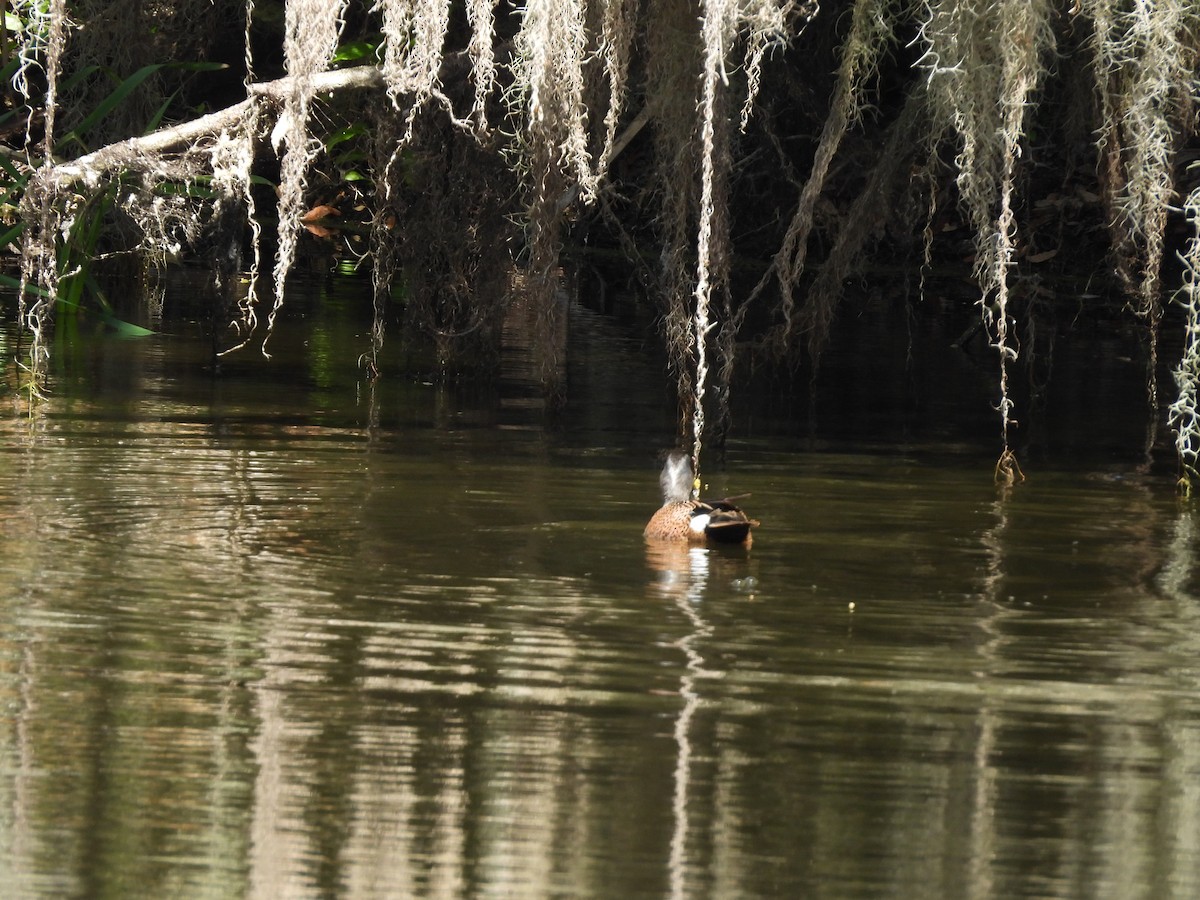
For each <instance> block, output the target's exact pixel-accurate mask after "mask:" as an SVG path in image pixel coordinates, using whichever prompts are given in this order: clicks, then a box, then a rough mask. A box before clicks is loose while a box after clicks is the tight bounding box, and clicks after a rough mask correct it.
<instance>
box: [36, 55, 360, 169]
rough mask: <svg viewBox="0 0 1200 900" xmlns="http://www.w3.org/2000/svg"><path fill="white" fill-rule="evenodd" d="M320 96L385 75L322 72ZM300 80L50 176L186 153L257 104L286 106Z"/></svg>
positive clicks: (261, 90)
mask: <svg viewBox="0 0 1200 900" xmlns="http://www.w3.org/2000/svg"><path fill="white" fill-rule="evenodd" d="M309 81H310V83H311V86H312V89H313V90H314V91H315V92H317V93H325V92H329V91H345V90H363V89H368V88H379V87H382V86H383V74H382V73H381V72H380V70H379V69H378V68H376V67H374V66H356V67H355V68H352V69H334V70H333V71H330V72H321V73H320V74H317V75H314V76H312V77H311V78H310V79H309ZM296 83H297V79H296V78H295V77H293V76H288V77H285V78H280V79H277V80H276V81H268V82H264V83H262V84H252V85H250V87H249V92H250V95H251V96H250V97H249V98H247V99H246V100H243V101H242V102H241V103H236V104H234V105H233V106H229V107H226V108H225V109H222V110H220V111H218V112H215V113H209V114H208V115H206V116H201V117H200V118H198V119H193V120H192V121H190V122H181V123H180V124H178V125H172V126H171V127H169V128H163V129H160V130H159V131H155V132H153V133H152V134H147V135H143V136H142V137H135V138H128V139H126V140H123V141H118V142H117V143H115V144H109V145H107V146H105V147H101V148H100V149H99V150H95V151H93V152H91V153H86V154H84V155H83V156H80V157H79V158H78V159H74V160H71V161H70V162H65V163H59V164H58V165H56V166H54V167H53V168H52V169H51V170H50V176H51V177H52V178H56V179H58V180H60V181H66V182H71V181H79V180H82V179H85V178H95V177H96V176H98V175H104V174H107V173H108V172H110V171H111V170H113V169H120V168H125V167H127V166H128V165H129V160H130V159H131V158H136V157H138V156H147V155H155V154H163V153H171V152H174V151H178V150H184V149H186V148H188V147H190V146H192V145H193V144H195V143H196V142H197V141H199V140H201V139H203V138H206V137H213V136H215V135H217V134H220V133H221V132H222V131H226V130H228V129H229V128H233V127H235V126H236V125H237V123H238V122H239V121H241V119H242V117H243V116H244V115H245V114H246V112H247V111H248V110H249V109H250V108H251V106H252V105H253V104H254V103H257V102H260V100H261V99H263V98H265V99H266V100H268V101H272V102H274V103H276V104H278V103H282V102H283V101H284V100H286V99H287V97H288V95H289V94H291V92H292V91H293V90H295V87H296Z"/></svg>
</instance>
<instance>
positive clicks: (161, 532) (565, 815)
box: [0, 335, 1200, 898]
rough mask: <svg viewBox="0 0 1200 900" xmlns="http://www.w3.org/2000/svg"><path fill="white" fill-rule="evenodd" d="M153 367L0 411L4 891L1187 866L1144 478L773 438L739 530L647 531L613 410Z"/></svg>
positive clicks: (1177, 532) (1187, 725)
mask: <svg viewBox="0 0 1200 900" xmlns="http://www.w3.org/2000/svg"><path fill="white" fill-rule="evenodd" d="M609 337H610V338H611V339H612V340H613V341H614V346H615V347H616V348H617V350H616V351H614V352H621V351H620V347H621V345H620V342H619V340H618V336H614V335H610V336H609ZM278 349H279V358H282V359H283V360H284V362H285V364H286V360H287V357H288V350H287V347H286V344H280V345H279V348H278ZM123 352H125V351H123ZM353 356H354V354H352V353H348V352H346V353H343V352H341V351H340V350H335V351H334V352H329V353H326V351H325V350H323V351H322V359H326V360H327V359H339V358H345V359H353ZM171 358H173V359H174V358H176V357H171ZM172 365H173V363H170V362H168V357H167V356H166V355H164V354H161V353H159V354H158V355H157V356H156V355H155V353H154V352H151V351H147V356H145V357H142V358H140V359H139V360H138V361H137V362H136V365H135V366H130V367H129V368H136V369H137V370H138V372H139V373H140V374H139V376H138V378H132V377H131V376H129V375H128V373H126V374H125V375H121V372H122V371H123V370H121V369H120V367H119V366H118V365H117V362H116V358H115V356H114V359H113V360H109V361H101V362H99V363H94V364H89V367H90V368H91V369H92V370H94V371H96V372H98V373H101V376H100V377H99V379H98V381H97V382H94V383H93V382H89V383H90V384H92V385H93V387H92V388H89V389H88V391H83V390H82V389H81V390H80V391H79V392H70V391H66V390H64V391H63V395H62V396H60V397H57V398H52V400H51V406H50V409H49V411H48V414H47V415H46V417H45V418H44V419H43V420H42V422H41V424H40V428H39V429H38V430H36V431H33V432H31V431H29V429H28V426H27V423H26V422H25V421H24V420H5V421H4V422H3V423H0V458H2V459H3V465H0V697H2V698H3V709H4V715H3V717H2V719H0V875H2V876H3V878H4V883H5V884H6V885H7V886H11V890H12V891H13V893H14V895H19V896H62V895H76V896H94V895H95V896H103V895H119V896H127V895H143V896H146V895H149V896H255V897H289V898H290V897H307V896H319V895H338V896H353V897H464V896H470V897H474V896H522V897H549V896H562V895H576V896H626V895H628V896H639V897H640V896H671V897H729V896H741V897H760V896H761V897H768V896H804V897H818V898H819V897H839V898H842V897H878V896H883V895H891V896H944V897H964V896H971V897H997V898H999V897H1005V898H1008V897H1083V896H1086V897H1104V896H1112V897H1118V896H1119V897H1156V898H1157V897H1190V896H1193V895H1194V894H1195V893H1196V890H1197V888H1198V887H1200V864H1198V863H1197V860H1198V859H1200V852H1198V851H1200V847H1198V846H1197V844H1198V843H1200V803H1198V802H1197V801H1198V800H1200V797H1197V792H1198V791H1200V788H1198V787H1197V786H1196V785H1197V784H1198V783H1200V780H1198V778H1197V775H1198V773H1200V683H1198V676H1197V663H1196V660H1197V659H1200V637H1197V635H1200V613H1198V609H1197V595H1196V589H1195V585H1196V554H1197V536H1196V531H1197V529H1196V525H1195V522H1194V519H1193V514H1192V511H1191V509H1190V508H1189V507H1188V506H1186V505H1180V504H1179V503H1178V502H1177V501H1176V500H1175V498H1174V497H1173V496H1172V493H1171V487H1170V485H1169V484H1167V485H1163V486H1161V487H1160V486H1156V485H1155V484H1154V483H1153V482H1143V481H1139V480H1137V479H1136V478H1135V477H1132V475H1131V476H1130V477H1112V476H1113V474H1114V473H1112V472H1111V471H1110V472H1104V473H1100V474H1099V475H1098V476H1095V475H1093V474H1092V473H1083V472H1079V471H1063V472H1055V471H1053V470H1046V469H1045V468H1043V469H1042V470H1041V471H1039V472H1037V473H1036V474H1034V473H1030V474H1031V479H1030V481H1029V482H1028V483H1026V484H1025V485H1022V486H1020V487H1018V488H1017V489H1015V490H1014V491H1012V492H1011V493H1009V494H1008V495H1006V496H998V495H997V494H996V493H995V490H994V488H993V486H992V485H991V484H990V468H989V466H990V463H989V462H988V460H987V459H986V458H983V457H981V458H978V459H976V458H973V457H971V456H970V455H969V454H965V453H964V454H963V455H961V456H955V457H949V458H947V457H946V456H941V457H938V458H936V459H931V458H928V457H926V456H924V455H921V454H915V453H914V454H904V453H900V452H898V451H892V452H888V453H877V454H873V455H863V454H855V453H848V452H833V451H832V450H826V451H825V452H799V451H797V450H796V449H795V448H794V447H792V446H790V445H789V444H788V443H787V442H786V441H785V440H783V439H778V438H771V439H769V440H755V441H747V442H744V443H742V444H741V445H737V446H735V447H734V448H732V450H733V452H732V454H731V456H732V459H733V463H732V465H731V469H730V472H729V473H728V474H726V473H722V472H719V471H714V472H713V473H711V477H712V478H713V480H714V481H717V482H718V483H716V484H714V485H712V491H713V493H714V494H721V493H742V492H746V491H749V492H751V493H752V494H753V496H754V498H755V500H754V509H755V515H756V517H758V518H760V519H761V520H762V521H763V523H764V525H763V528H762V529H761V530H760V532H759V533H758V536H757V537H756V540H755V545H754V548H753V550H752V551H750V552H746V551H744V550H740V549H738V548H731V549H729V550H724V551H720V550H711V549H707V548H690V547H646V546H645V545H644V544H643V542H642V540H641V534H640V531H641V526H642V524H643V523H644V522H645V519H646V517H647V516H648V515H649V513H650V512H651V511H652V510H653V508H654V507H655V506H656V505H657V503H658V498H657V496H656V495H657V483H656V471H655V464H654V452H653V450H654V449H656V448H652V447H651V446H650V442H649V440H645V441H643V439H642V438H641V437H639V436H638V434H637V432H636V430H631V431H620V430H616V426H615V425H614V422H616V421H617V420H616V418H615V417H609V416H608V415H607V414H606V415H604V416H602V417H601V418H600V419H598V420H597V421H596V422H595V423H593V424H594V425H595V427H594V428H591V429H590V428H589V427H586V426H585V425H584V424H582V423H581V422H578V421H577V422H576V423H575V427H574V430H569V431H568V433H567V434H565V435H563V434H559V435H556V434H554V433H553V432H549V431H545V430H539V429H533V428H517V427H514V428H509V427H499V426H500V425H507V424H512V423H511V422H507V421H500V420H499V419H498V418H497V416H498V414H497V413H496V412H495V406H494V405H490V406H489V404H490V403H491V401H490V400H485V399H481V400H479V402H478V404H475V405H473V404H474V403H475V401H474V399H473V398H472V396H469V395H468V396H463V395H458V394H456V393H455V392H454V390H453V388H440V389H434V388H431V387H430V386H427V385H423V384H420V383H404V384H400V383H397V382H396V381H395V380H392V381H388V380H384V381H381V382H379V383H378V384H377V385H375V386H367V385H360V384H358V383H357V382H356V381H355V378H354V374H353V372H351V373H343V372H338V371H334V370H322V375H321V377H320V378H313V379H308V378H306V377H295V378H293V376H292V375H289V376H288V378H289V379H292V380H294V381H295V382H296V383H297V384H299V385H301V386H302V387H303V389H304V390H305V391H310V393H308V394H307V395H305V396H304V397H302V398H301V399H300V400H296V401H289V400H286V399H280V398H279V397H276V396H275V393H276V392H278V393H281V395H282V396H284V397H288V396H291V395H290V394H288V393H287V392H283V391H282V389H281V387H280V383H279V380H280V376H279V375H278V374H277V373H276V374H272V375H269V376H265V377H264V378H263V379H262V380H258V379H256V378H255V379H252V378H250V377H249V376H245V378H246V381H245V382H243V381H239V379H238V378H237V377H233V378H230V379H229V380H228V381H226V382H222V383H214V382H211V381H209V380H203V379H195V378H193V377H192V376H190V375H188V374H186V373H181V372H180V371H176V370H174V369H172ZM322 365H328V363H327V362H325V363H322ZM605 371H606V373H607V374H606V376H605V377H606V378H608V379H611V380H612V383H619V379H617V377H616V376H615V375H613V374H612V373H613V371H616V369H613V368H612V367H610V368H607V369H606V370H605ZM293 375H294V373H293ZM285 380H287V379H285ZM247 382H252V383H247ZM605 383H608V382H605ZM97 385H99V386H97ZM625 389H628V385H626V388H625ZM494 399H495V398H494V397H493V398H492V400H494ZM291 402H294V403H295V406H294V407H293V406H289V403H291ZM306 404H314V405H315V406H316V407H317V408H318V409H319V412H317V413H314V414H312V415H311V416H309V415H306V414H305V413H304V407H305V405H306ZM619 405H620V404H618V403H616V402H615V401H614V402H613V405H612V409H615V408H617V407H618V406H619ZM508 414H509V413H505V415H508ZM643 444H644V446H643ZM1116 474H1118V475H1119V474H1121V473H1119V472H1118V473H1116ZM727 478H728V479H734V478H736V484H734V485H727V484H723V483H720V482H721V480H722V479H727ZM851 604H853V607H851Z"/></svg>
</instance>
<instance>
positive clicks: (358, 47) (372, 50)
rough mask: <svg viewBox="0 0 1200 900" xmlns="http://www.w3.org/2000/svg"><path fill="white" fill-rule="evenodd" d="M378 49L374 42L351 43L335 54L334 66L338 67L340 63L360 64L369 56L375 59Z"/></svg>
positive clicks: (341, 47) (340, 48) (343, 45)
mask: <svg viewBox="0 0 1200 900" xmlns="http://www.w3.org/2000/svg"><path fill="white" fill-rule="evenodd" d="M378 49H379V47H378V45H377V44H376V43H374V42H373V41H351V42H350V43H348V44H342V46H340V47H338V49H337V53H335V54H333V60H332V62H333V64H334V65H338V64H339V63H346V62H358V61H359V60H360V59H366V58H367V57H368V56H369V57H371V58H375V55H376V53H377V51H378Z"/></svg>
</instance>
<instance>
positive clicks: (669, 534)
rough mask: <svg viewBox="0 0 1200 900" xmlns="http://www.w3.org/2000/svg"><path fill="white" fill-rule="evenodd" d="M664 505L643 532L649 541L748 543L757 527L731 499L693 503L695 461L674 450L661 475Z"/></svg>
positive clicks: (695, 501) (696, 501)
mask: <svg viewBox="0 0 1200 900" xmlns="http://www.w3.org/2000/svg"><path fill="white" fill-rule="evenodd" d="M658 480H659V484H660V485H662V492H663V505H662V507H661V508H660V509H659V510H658V512H656V513H655V514H654V515H653V516H651V517H650V521H649V523H648V524H647V525H646V530H645V531H643V532H642V534H643V536H644V537H645V538H646V540H648V541H671V542H676V543H682V542H687V543H690V544H703V543H706V542H708V541H714V542H716V543H720V544H749V543H750V539H751V536H750V529H751V528H754V527H755V526H757V525H758V522H757V521H755V520H754V519H751V518H750V517H749V516H747V515H746V514H745V513H744V512H742V511H741V510H740V509H739V508H738V507H737V506H735V505H734V504H733V502H732V501H731V499H728V498H727V499H724V500H693V499H692V485H693V484H694V483H695V477H694V475H693V474H692V462H691V460H690V459H689V458H688V457H687V455H686V454H684V453H681V452H679V451H678V450H674V451H672V452H671V453H669V454H667V460H666V463H665V464H664V465H663V470H662V474H661V475H660V476H659V479H658Z"/></svg>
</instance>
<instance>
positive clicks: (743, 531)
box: [693, 500, 758, 543]
mask: <svg viewBox="0 0 1200 900" xmlns="http://www.w3.org/2000/svg"><path fill="white" fill-rule="evenodd" d="M696 505H697V506H698V507H702V508H703V512H704V513H705V514H706V515H707V516H708V523H707V524H706V525H705V528H704V532H705V534H707V535H708V536H709V537H710V538H712V539H713V540H717V541H727V542H730V543H741V542H742V541H744V540H745V539H746V536H747V535H749V534H750V529H751V528H753V527H754V526H756V525H757V524H758V522H757V520H755V519H751V518H750V517H749V516H747V515H746V514H745V513H744V512H742V511H741V510H740V509H738V507H736V506H734V505H733V504H732V503H730V502H729V501H728V500H708V501H697V504H696ZM699 512H700V510H697V511H696V512H693V515H698V514H699Z"/></svg>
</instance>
